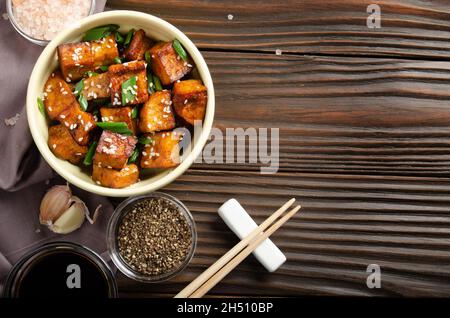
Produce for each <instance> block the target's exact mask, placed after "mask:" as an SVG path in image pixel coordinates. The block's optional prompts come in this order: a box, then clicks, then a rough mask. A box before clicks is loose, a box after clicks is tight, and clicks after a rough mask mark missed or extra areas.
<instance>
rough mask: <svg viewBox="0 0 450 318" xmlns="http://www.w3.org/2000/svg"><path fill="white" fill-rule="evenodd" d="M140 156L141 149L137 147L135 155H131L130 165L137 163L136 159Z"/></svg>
mask: <svg viewBox="0 0 450 318" xmlns="http://www.w3.org/2000/svg"><path fill="white" fill-rule="evenodd" d="M138 156H139V148H138V147H136V148H134V150H133V153H132V154H131V156H130V158H128V163H134V162H136V159H137V158H138Z"/></svg>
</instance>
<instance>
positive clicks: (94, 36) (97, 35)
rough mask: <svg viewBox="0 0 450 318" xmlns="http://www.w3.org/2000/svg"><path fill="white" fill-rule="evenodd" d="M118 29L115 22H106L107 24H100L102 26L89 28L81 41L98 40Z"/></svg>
mask: <svg viewBox="0 0 450 318" xmlns="http://www.w3.org/2000/svg"><path fill="white" fill-rule="evenodd" d="M118 29H119V26H118V25H117V24H107V25H102V26H99V27H96V28H93V29H90V30H88V31H87V32H86V34H85V35H84V37H83V41H94V40H100V39H101V38H104V37H106V36H108V35H110V34H111V32H114V31H116V30H118Z"/></svg>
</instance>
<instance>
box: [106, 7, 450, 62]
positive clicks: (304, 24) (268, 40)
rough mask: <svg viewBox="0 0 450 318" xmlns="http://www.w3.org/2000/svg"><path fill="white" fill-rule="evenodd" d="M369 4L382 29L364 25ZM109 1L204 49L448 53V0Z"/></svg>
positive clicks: (435, 55)
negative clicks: (163, 23)
mask: <svg viewBox="0 0 450 318" xmlns="http://www.w3.org/2000/svg"><path fill="white" fill-rule="evenodd" d="M372 3H377V4H378V5H380V7H381V26H382V27H381V28H380V29H369V28H367V17H368V15H369V14H368V13H367V12H366V10H367V6H368V5H369V4H372ZM108 6H110V7H111V8H113V9H133V10H138V11H143V12H147V13H151V14H154V15H157V16H160V17H162V18H163V19H166V20H167V21H169V22H171V23H173V24H174V25H175V26H177V27H179V28H180V29H181V30H182V31H183V32H186V34H187V35H188V36H189V37H190V38H191V39H192V40H193V41H194V42H195V44H196V45H198V46H199V47H200V48H208V49H219V50H260V51H267V52H274V51H275V50H276V49H282V50H283V51H285V52H293V53H308V54H345V55H385V56H409V57H412V56H413V57H423V58H438V59H449V58H450V43H449V42H448V38H450V5H449V3H448V1H446V0H438V1H425V0H421V1H419V0H412V1H399V0H389V1H387V0H386V1H372V0H325V1H317V0H308V1H299V0H286V1H260V0H250V1H240V0H229V1H212V0H211V1H185V0H164V1H161V0H124V1H122V0H109V1H108ZM228 14H233V16H234V18H233V20H232V21H229V20H228V19H227V16H228Z"/></svg>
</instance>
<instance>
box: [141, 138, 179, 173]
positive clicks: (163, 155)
mask: <svg viewBox="0 0 450 318" xmlns="http://www.w3.org/2000/svg"><path fill="white" fill-rule="evenodd" d="M146 137H148V138H150V139H151V140H152V141H151V142H150V143H149V144H148V145H145V147H144V149H143V151H142V156H141V161H140V164H141V168H146V169H147V168H172V167H176V166H178V165H179V164H180V146H179V142H180V141H181V139H182V135H181V134H180V133H177V132H175V131H169V132H159V133H155V134H148V135H146Z"/></svg>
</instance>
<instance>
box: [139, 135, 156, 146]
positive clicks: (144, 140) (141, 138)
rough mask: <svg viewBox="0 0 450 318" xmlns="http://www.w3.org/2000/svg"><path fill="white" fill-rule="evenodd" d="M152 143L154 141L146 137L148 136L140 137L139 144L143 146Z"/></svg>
mask: <svg viewBox="0 0 450 318" xmlns="http://www.w3.org/2000/svg"><path fill="white" fill-rule="evenodd" d="M152 141H153V140H152V139H151V138H149V137H146V136H142V137H139V143H140V144H143V145H148V144H149V143H151V142H152Z"/></svg>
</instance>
